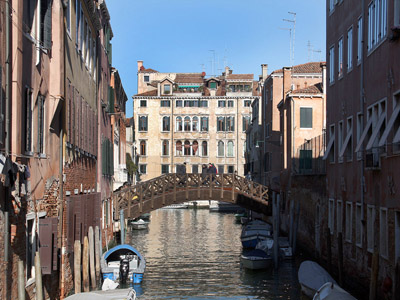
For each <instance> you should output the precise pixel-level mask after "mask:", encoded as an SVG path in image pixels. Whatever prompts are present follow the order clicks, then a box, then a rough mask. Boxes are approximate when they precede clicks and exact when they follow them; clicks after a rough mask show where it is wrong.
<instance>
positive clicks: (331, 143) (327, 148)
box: [322, 134, 335, 160]
mask: <svg viewBox="0 0 400 300" xmlns="http://www.w3.org/2000/svg"><path fill="white" fill-rule="evenodd" d="M334 142H335V135H334V134H333V135H331V137H330V138H329V143H328V146H327V147H326V150H325V154H324V157H323V158H322V159H323V160H326V159H327V158H328V155H329V152H331V148H332V145H333V143H334Z"/></svg>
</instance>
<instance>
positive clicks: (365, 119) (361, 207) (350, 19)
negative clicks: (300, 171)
mask: <svg viewBox="0 0 400 300" xmlns="http://www.w3.org/2000/svg"><path fill="white" fill-rule="evenodd" d="M326 3H327V11H326V16H327V42H326V49H327V60H328V67H327V72H328V88H327V93H328V98H327V150H326V154H325V159H326V161H327V193H328V198H329V199H328V203H327V205H326V207H327V211H326V215H327V216H328V227H329V228H330V232H331V237H332V245H333V247H334V249H333V254H334V256H335V257H336V256H337V255H339V253H338V248H337V245H338V240H337V237H338V233H342V234H343V258H344V262H343V264H344V265H345V266H346V267H345V275H349V276H355V277H357V278H359V279H360V280H361V281H362V282H363V283H364V284H365V285H368V284H369V283H370V281H371V272H372V271H375V270H376V271H377V273H378V294H379V295H380V297H383V292H384V291H383V289H381V288H380V287H381V283H382V281H383V280H385V278H386V282H388V281H390V279H391V280H392V282H395V279H396V278H395V273H396V264H398V261H399V258H400V196H399V186H400V177H399V174H400V173H399V168H400V158H399V156H398V154H399V150H400V143H399V142H400V114H399V111H400V77H399V76H400V75H399V74H400V61H399V59H398V58H399V53H400V27H399V26H400V1H398V0H372V1H370V0H368V1H367V0H362V1H346V0H339V1H338V0H335V1H334V0H327V2H326ZM374 256H375V257H376V261H377V262H378V264H377V265H373V263H372V262H373V257H374ZM397 268H398V265H397ZM397 270H398V269H397ZM397 272H398V271H397ZM397 274H398V273H397ZM397 280H398V279H397ZM388 289H389V291H392V292H395V291H396V290H395V287H394V284H393V285H392V286H390V287H389V288H388ZM396 292H397V293H398V292H399V291H398V289H397V291H396Z"/></svg>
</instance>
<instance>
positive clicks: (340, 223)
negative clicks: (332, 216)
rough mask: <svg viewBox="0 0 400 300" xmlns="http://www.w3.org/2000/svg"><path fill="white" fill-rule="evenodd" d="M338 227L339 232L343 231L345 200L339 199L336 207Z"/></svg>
mask: <svg viewBox="0 0 400 300" xmlns="http://www.w3.org/2000/svg"><path fill="white" fill-rule="evenodd" d="M336 222H337V223H336V229H337V233H338V234H339V232H343V231H342V226H343V201H342V200H338V201H337V207H336Z"/></svg>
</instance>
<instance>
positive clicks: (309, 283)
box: [298, 260, 337, 298]
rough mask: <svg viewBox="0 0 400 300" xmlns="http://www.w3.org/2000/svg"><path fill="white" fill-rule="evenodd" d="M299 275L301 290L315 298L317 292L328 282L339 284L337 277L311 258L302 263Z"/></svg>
mask: <svg viewBox="0 0 400 300" xmlns="http://www.w3.org/2000/svg"><path fill="white" fill-rule="evenodd" d="M298 276H299V283H300V286H301V291H302V292H303V293H304V294H305V295H306V296H308V297H310V298H313V297H314V295H315V293H316V292H317V291H318V290H319V289H320V288H321V287H322V286H323V285H324V284H325V283H327V282H332V283H334V284H336V285H337V283H336V281H335V279H333V278H332V276H331V275H329V273H328V272H327V271H326V270H325V269H324V268H322V267H321V266H320V265H319V264H317V263H316V262H313V261H310V260H307V261H303V262H302V263H301V264H300V268H299V272H298Z"/></svg>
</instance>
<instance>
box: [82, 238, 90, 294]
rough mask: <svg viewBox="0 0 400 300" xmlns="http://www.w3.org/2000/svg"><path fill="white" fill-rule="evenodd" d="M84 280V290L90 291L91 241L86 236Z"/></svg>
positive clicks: (84, 241) (83, 260) (83, 262)
mask: <svg viewBox="0 0 400 300" xmlns="http://www.w3.org/2000/svg"><path fill="white" fill-rule="evenodd" d="M82 282H83V291H84V292H89V291H90V288H89V241H88V237H87V236H85V237H84V239H83V253H82Z"/></svg>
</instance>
